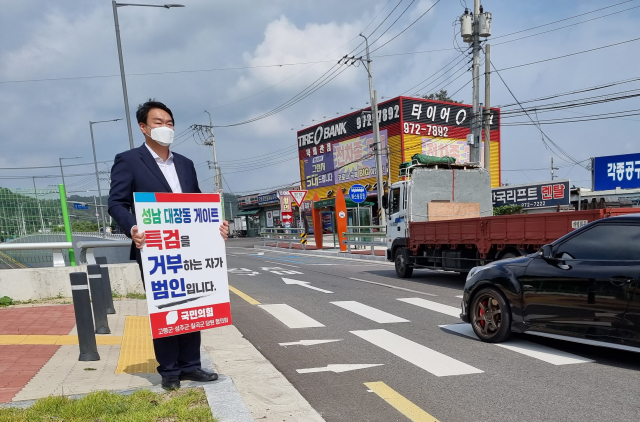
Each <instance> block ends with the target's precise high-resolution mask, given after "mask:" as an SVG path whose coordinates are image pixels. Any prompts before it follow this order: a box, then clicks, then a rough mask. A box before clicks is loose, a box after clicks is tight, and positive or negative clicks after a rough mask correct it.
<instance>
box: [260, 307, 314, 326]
mask: <svg viewBox="0 0 640 422" xmlns="http://www.w3.org/2000/svg"><path fill="white" fill-rule="evenodd" d="M259 306H260V308H262V309H264V310H265V311H267V312H268V313H270V314H271V315H273V316H274V317H275V318H276V319H277V320H279V321H280V322H282V323H283V324H284V325H286V326H287V327H289V328H314V327H324V324H321V323H319V322H318V321H316V320H315V319H313V318H311V317H310V316H308V315H306V314H303V313H302V312H300V311H299V310H297V309H295V308H293V307H291V306H289V305H286V304H272V305H259Z"/></svg>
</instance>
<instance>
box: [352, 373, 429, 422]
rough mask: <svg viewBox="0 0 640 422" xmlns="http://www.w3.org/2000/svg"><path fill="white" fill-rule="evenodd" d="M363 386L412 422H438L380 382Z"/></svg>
mask: <svg viewBox="0 0 640 422" xmlns="http://www.w3.org/2000/svg"><path fill="white" fill-rule="evenodd" d="M364 385H365V386H367V387H368V388H369V389H370V390H371V391H372V392H374V393H376V394H377V395H378V396H379V397H380V398H381V399H382V400H384V401H386V402H387V403H389V404H390V405H391V406H393V407H394V408H395V409H396V410H397V411H398V412H400V413H402V414H403V415H404V416H406V417H407V418H408V419H409V420H410V421H412V422H439V421H438V420H437V419H436V418H434V417H433V416H431V415H430V414H428V413H427V412H425V411H424V410H422V409H421V408H419V407H418V406H416V405H415V404H413V403H412V402H411V401H409V400H408V399H406V398H405V397H404V396H402V395H401V394H400V393H398V392H397V391H395V390H394V389H393V388H391V387H389V386H388V385H387V384H385V383H384V382H382V381H376V382H365V383H364Z"/></svg>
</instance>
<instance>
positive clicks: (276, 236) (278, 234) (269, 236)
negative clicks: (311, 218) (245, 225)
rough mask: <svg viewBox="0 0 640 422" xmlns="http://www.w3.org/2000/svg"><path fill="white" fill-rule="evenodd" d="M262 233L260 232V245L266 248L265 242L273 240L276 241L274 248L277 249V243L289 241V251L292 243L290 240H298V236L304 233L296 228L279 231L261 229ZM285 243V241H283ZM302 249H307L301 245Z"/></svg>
mask: <svg viewBox="0 0 640 422" xmlns="http://www.w3.org/2000/svg"><path fill="white" fill-rule="evenodd" d="M263 230H264V231H261V232H260V236H262V245H263V246H266V245H267V240H275V241H276V247H278V241H280V240H283V239H289V240H288V242H289V249H291V244H292V243H293V240H292V239H300V235H301V234H303V233H305V229H302V228H297V227H291V228H288V229H286V228H285V229H281V228H272V229H271V228H265V229H263ZM285 242H286V240H285ZM302 248H303V249H305V250H306V249H307V245H306V244H302Z"/></svg>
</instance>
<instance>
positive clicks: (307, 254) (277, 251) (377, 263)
mask: <svg viewBox="0 0 640 422" xmlns="http://www.w3.org/2000/svg"><path fill="white" fill-rule="evenodd" d="M266 251H267V252H272V253H279V254H287V255H294V256H299V257H309V256H314V257H317V258H324V259H326V260H328V261H331V260H334V261H338V260H348V261H352V262H353V261H358V262H360V263H362V264H364V262H363V261H365V260H363V259H361V258H346V257H341V256H331V255H324V254H317V253H315V254H313V253H305V254H301V253H297V254H295V253H291V252H290V251H279V250H276V249H267V250H266ZM368 262H371V264H372V265H386V266H390V267H392V266H394V265H395V264H394V263H393V262H388V261H373V260H371V261H368ZM434 272H448V273H453V272H452V271H441V270H439V271H434Z"/></svg>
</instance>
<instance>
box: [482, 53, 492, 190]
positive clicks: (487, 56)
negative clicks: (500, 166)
mask: <svg viewBox="0 0 640 422" xmlns="http://www.w3.org/2000/svg"><path fill="white" fill-rule="evenodd" d="M490 101H491V45H489V44H486V45H485V46H484V110H485V112H484V115H485V122H484V168H485V169H486V170H487V171H489V172H490V171H491V107H490V106H489V104H490ZM492 185H493V184H492Z"/></svg>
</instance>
